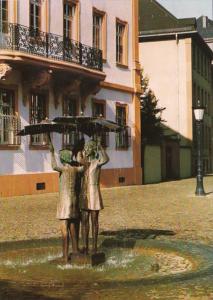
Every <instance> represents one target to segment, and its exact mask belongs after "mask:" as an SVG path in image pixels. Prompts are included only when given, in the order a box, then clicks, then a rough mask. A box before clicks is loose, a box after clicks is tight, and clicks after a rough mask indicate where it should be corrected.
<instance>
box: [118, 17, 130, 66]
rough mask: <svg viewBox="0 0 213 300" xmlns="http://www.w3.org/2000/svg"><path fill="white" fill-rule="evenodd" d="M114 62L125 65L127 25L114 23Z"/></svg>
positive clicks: (119, 22) (120, 22)
mask: <svg viewBox="0 0 213 300" xmlns="http://www.w3.org/2000/svg"><path fill="white" fill-rule="evenodd" d="M116 62H117V63H119V64H121V65H127V64H128V62H127V24H126V23H125V22H122V21H120V20H117V21H116Z"/></svg>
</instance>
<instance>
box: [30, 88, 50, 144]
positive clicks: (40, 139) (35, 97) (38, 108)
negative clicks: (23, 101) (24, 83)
mask: <svg viewBox="0 0 213 300" xmlns="http://www.w3.org/2000/svg"><path fill="white" fill-rule="evenodd" d="M30 100H31V101H30V124H38V123H40V122H41V121H43V120H45V119H46V118H47V97H46V95H45V94H42V93H36V92H35V93H32V94H31V99H30ZM30 142H31V145H33V146H45V145H47V138H46V135H45V134H34V135H32V136H31V141H30Z"/></svg>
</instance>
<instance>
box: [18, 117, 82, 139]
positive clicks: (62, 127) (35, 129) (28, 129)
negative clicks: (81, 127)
mask: <svg viewBox="0 0 213 300" xmlns="http://www.w3.org/2000/svg"><path fill="white" fill-rule="evenodd" d="M76 129H77V128H76V126H75V124H71V123H70V124H64V123H63V124H62V123H60V124H59V123H56V122H53V121H51V120H44V121H42V122H41V123H37V124H31V125H27V126H25V127H24V129H22V130H20V131H19V132H18V134H17V135H20V136H24V135H28V134H29V135H33V134H40V133H48V132H58V133H68V132H70V131H76Z"/></svg>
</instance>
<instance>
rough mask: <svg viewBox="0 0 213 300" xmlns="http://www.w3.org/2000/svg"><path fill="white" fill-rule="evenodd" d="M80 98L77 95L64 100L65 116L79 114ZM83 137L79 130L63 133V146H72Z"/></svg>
mask: <svg viewBox="0 0 213 300" xmlns="http://www.w3.org/2000/svg"><path fill="white" fill-rule="evenodd" d="M77 101H78V99H77V97H75V96H69V97H65V98H64V102H63V115H64V116H73V117H74V116H77V115H78V106H77V103H78V102H77ZM81 137H82V135H81V134H80V133H79V132H74V131H71V132H70V133H66V134H63V136H62V140H63V148H69V149H70V148H72V147H73V146H74V145H75V144H76V143H77V142H78V141H79V139H80V138H81Z"/></svg>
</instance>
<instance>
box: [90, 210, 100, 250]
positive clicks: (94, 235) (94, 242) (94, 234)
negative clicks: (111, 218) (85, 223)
mask: <svg viewBox="0 0 213 300" xmlns="http://www.w3.org/2000/svg"><path fill="white" fill-rule="evenodd" d="M98 216H99V210H92V211H91V220H92V251H93V253H96V252H97V243H98V230H99V223H98Z"/></svg>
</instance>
